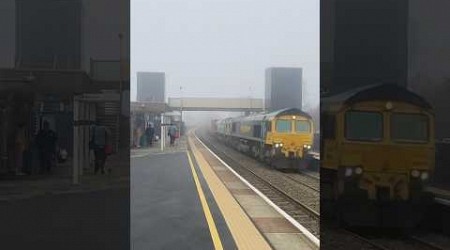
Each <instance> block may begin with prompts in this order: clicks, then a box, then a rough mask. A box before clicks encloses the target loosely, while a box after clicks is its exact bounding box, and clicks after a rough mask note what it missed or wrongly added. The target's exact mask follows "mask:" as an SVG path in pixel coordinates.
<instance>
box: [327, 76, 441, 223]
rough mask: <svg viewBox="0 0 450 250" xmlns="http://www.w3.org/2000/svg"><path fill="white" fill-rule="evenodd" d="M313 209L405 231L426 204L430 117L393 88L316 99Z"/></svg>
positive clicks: (431, 153) (416, 100)
mask: <svg viewBox="0 0 450 250" xmlns="http://www.w3.org/2000/svg"><path fill="white" fill-rule="evenodd" d="M321 122H322V124H321V125H322V126H321V130H322V132H321V135H322V139H321V145H322V147H321V148H322V153H321V155H322V158H321V169H320V173H321V207H322V213H324V214H328V215H330V214H331V212H333V213H334V215H335V216H336V217H337V218H339V221H341V222H344V223H345V224H347V225H348V224H350V225H355V226H377V227H380V226H381V227H399V226H400V227H412V226H414V224H416V223H418V219H420V215H421V214H422V213H423V210H424V209H426V205H427V204H429V202H430V196H429V195H428V194H427V193H426V192H425V191H424V187H425V185H426V184H427V182H428V180H429V179H430V176H431V175H432V173H433V170H434V162H435V143H434V131H435V130H434V114H433V109H432V107H431V106H430V104H429V103H428V102H426V100H424V99H423V98H422V97H420V96H418V95H417V94H415V93H413V92H411V91H409V90H407V89H405V88H402V87H400V86H397V85H393V84H377V85H371V86H366V87H363V88H359V89H355V90H352V91H348V92H345V93H342V94H339V95H335V96H330V97H326V98H321Z"/></svg>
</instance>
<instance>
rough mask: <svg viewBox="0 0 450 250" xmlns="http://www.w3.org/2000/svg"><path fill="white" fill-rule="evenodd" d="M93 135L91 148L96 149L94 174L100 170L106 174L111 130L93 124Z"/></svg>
mask: <svg viewBox="0 0 450 250" xmlns="http://www.w3.org/2000/svg"><path fill="white" fill-rule="evenodd" d="M91 135H92V137H91V141H90V143H89V144H90V148H91V149H92V150H93V151H94V155H95V169H94V174H97V173H98V171H99V170H100V171H101V173H102V174H105V163H106V158H107V157H108V152H106V151H107V147H108V145H109V144H108V140H109V131H108V129H107V128H106V127H105V126H99V125H94V126H92V134H91Z"/></svg>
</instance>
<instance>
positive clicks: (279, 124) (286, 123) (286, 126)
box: [275, 120, 292, 133]
mask: <svg viewBox="0 0 450 250" xmlns="http://www.w3.org/2000/svg"><path fill="white" fill-rule="evenodd" d="M275 126H276V130H277V132H278V133H290V132H291V131H292V127H291V126H292V123H291V121H290V120H277V121H276V123H275Z"/></svg>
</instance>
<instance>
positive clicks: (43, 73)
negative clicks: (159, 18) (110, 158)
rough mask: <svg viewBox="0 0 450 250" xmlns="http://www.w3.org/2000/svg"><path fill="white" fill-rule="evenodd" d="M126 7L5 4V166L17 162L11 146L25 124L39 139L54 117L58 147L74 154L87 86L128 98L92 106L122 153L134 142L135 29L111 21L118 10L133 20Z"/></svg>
mask: <svg viewBox="0 0 450 250" xmlns="http://www.w3.org/2000/svg"><path fill="white" fill-rule="evenodd" d="M106 7H107V8H106ZM124 9H125V10H126V9H129V5H126V4H125V3H123V2H122V1H120V0H114V1H104V0H101V1H85V0H70V1H30V0H16V1H14V0H7V1H2V2H1V3H0V12H1V15H0V19H1V20H0V26H1V29H2V30H4V32H5V33H4V36H2V39H1V41H0V43H1V44H0V53H2V55H4V56H2V57H1V58H0V107H1V118H0V120H1V126H2V128H3V129H2V134H1V144H0V152H1V155H2V163H1V166H0V172H1V173H5V172H7V171H8V170H9V169H11V167H12V166H14V164H15V159H14V150H13V149H14V147H11V145H14V143H15V134H16V130H17V127H18V126H19V125H20V124H24V125H25V127H26V132H27V141H28V142H29V143H30V144H33V139H34V136H35V135H36V133H37V132H38V131H39V130H40V128H41V126H42V123H43V121H44V120H46V121H48V122H49V123H50V127H51V129H53V130H55V132H57V134H58V137H59V138H58V147H60V148H62V149H66V150H67V152H68V153H69V158H70V157H71V156H72V150H73V140H74V138H73V131H74V125H75V124H74V113H73V111H74V98H75V96H78V95H81V94H85V93H91V94H99V96H101V95H102V93H105V92H111V91H112V92H115V93H117V95H119V96H122V98H120V100H121V101H122V103H121V102H120V101H112V102H111V101H101V100H98V101H96V102H95V103H94V105H93V106H92V105H91V110H92V113H95V116H94V117H95V119H94V120H93V121H92V122H97V123H99V124H102V125H106V126H108V127H109V128H110V129H111V130H112V132H113V137H114V145H113V149H114V151H115V152H118V151H119V150H120V149H121V148H127V149H128V143H127V140H128V131H129V129H128V126H129V125H128V124H129V76H128V75H129V74H128V67H129V63H128V62H129V51H128V49H127V48H128V47H129V46H128V41H129V34H128V32H127V30H126V28H127V26H126V25H123V26H121V25H120V23H119V22H117V23H116V24H111V23H110V22H109V23H106V22H107V20H109V17H111V16H116V17H117V18H118V19H121V20H123V21H124V22H127V19H128V17H127V16H123V14H124V13H129V11H124ZM37 10H39V11H37ZM119 14H121V15H122V16H120V15H119ZM99 15H104V16H99ZM107 17H108V18H107ZM124 142H125V143H124ZM35 164H36V163H35Z"/></svg>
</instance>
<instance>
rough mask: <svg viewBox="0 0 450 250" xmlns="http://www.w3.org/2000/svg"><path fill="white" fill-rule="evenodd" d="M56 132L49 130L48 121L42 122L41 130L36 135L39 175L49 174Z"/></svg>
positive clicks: (53, 154)
mask: <svg viewBox="0 0 450 250" xmlns="http://www.w3.org/2000/svg"><path fill="white" fill-rule="evenodd" d="M57 138H58V137H57V135H56V132H55V131H53V130H51V129H50V125H49V123H48V121H44V124H43V129H41V130H40V131H39V133H38V134H37V138H36V142H37V146H38V149H39V160H40V165H41V173H45V172H47V173H50V172H51V169H52V166H53V160H54V156H55V152H56V141H57Z"/></svg>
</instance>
